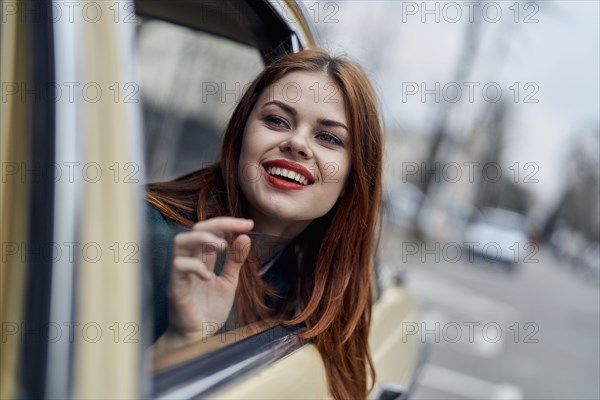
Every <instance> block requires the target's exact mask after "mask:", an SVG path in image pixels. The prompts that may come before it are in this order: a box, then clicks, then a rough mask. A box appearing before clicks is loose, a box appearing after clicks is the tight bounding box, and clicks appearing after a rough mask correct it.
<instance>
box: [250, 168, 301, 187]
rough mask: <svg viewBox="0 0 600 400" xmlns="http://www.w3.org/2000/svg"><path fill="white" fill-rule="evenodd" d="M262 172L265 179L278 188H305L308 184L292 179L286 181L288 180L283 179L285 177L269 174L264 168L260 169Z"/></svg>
mask: <svg viewBox="0 0 600 400" xmlns="http://www.w3.org/2000/svg"><path fill="white" fill-rule="evenodd" d="M262 173H263V175H264V177H265V179H266V180H267V182H269V183H270V184H271V185H273V186H275V187H276V188H278V189H282V190H302V189H306V188H307V187H309V186H310V184H309V185H302V184H301V183H298V182H292V181H288V180H285V179H283V178H280V177H277V176H273V175H269V173H268V172H267V170H266V169H264V168H263V169H262Z"/></svg>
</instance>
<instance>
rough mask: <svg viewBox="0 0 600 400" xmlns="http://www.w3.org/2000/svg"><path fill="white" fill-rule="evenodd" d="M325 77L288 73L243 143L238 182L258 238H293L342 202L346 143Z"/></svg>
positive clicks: (340, 110)
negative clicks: (264, 236)
mask: <svg viewBox="0 0 600 400" xmlns="http://www.w3.org/2000/svg"><path fill="white" fill-rule="evenodd" d="M347 127H348V123H347V119H346V113H345V108H344V99H343V97H342V94H341V92H340V90H339V88H338V87H337V85H335V83H334V82H333V80H332V78H330V77H329V76H328V75H326V74H324V73H317V72H291V73H289V74H287V75H285V76H284V77H283V78H282V79H280V80H279V81H277V82H275V83H273V84H272V85H271V86H269V87H268V88H267V89H265V91H264V92H263V93H262V94H261V96H260V97H259V99H258V101H257V102H256V105H255V106H254V109H253V110H252V112H251V114H250V116H249V118H248V122H247V123H246V128H245V130H244V137H243V140H242V149H241V153H240V160H239V166H238V180H239V183H240V186H241V190H242V193H243V194H244V196H245V197H246V199H247V200H248V202H249V205H250V217H251V218H252V219H254V223H255V229H256V231H258V232H262V233H267V234H271V235H279V236H283V237H294V236H296V235H298V234H299V233H300V232H302V231H303V230H304V229H305V228H306V227H307V226H308V224H310V222H311V221H313V220H314V219H316V218H318V217H321V216H323V215H325V214H326V213H327V212H328V211H329V210H330V209H331V208H332V207H333V205H334V204H335V202H336V201H337V199H338V198H339V197H340V196H341V195H342V194H343V191H344V187H345V184H346V180H347V178H348V174H349V172H350V149H351V135H350V132H349V131H348V128H347Z"/></svg>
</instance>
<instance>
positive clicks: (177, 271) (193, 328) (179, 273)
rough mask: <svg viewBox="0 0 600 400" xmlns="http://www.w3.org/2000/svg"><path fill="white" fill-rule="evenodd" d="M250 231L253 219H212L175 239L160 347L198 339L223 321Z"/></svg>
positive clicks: (234, 288)
mask: <svg viewBox="0 0 600 400" xmlns="http://www.w3.org/2000/svg"><path fill="white" fill-rule="evenodd" d="M253 226H254V223H253V221H252V220H247V219H242V218H232V217H217V218H212V219H209V220H206V221H203V222H198V223H197V224H195V225H194V227H193V229H192V230H191V231H189V232H185V233H180V234H178V235H176V236H175V240H174V247H173V268H172V271H171V281H170V283H169V291H168V298H169V329H168V331H167V332H166V333H165V335H163V337H162V338H161V339H162V341H163V342H165V341H166V342H167V343H163V345H162V346H159V347H160V348H164V347H167V348H174V347H178V346H180V345H181V344H183V343H188V342H191V341H196V340H199V339H202V338H204V337H205V336H207V335H208V334H210V333H214V332H215V331H216V330H217V329H219V328H220V327H221V326H222V324H223V323H224V322H225V321H226V320H227V317H228V315H229V312H230V311H231V307H232V306H233V300H234V295H235V290H236V287H237V283H238V277H239V273H240V269H241V267H242V265H243V264H244V261H245V260H246V257H247V256H248V252H249V250H250V237H248V235H245V233H248V232H250V230H252V228H253ZM232 236H233V237H235V239H234V240H233V241H232V242H231V243H228V241H227V239H226V238H230V237H232ZM236 236H237V237H236ZM223 250H227V256H226V259H225V264H224V266H223V270H222V271H221V273H220V274H219V276H217V275H215V273H214V269H215V262H216V260H217V255H218V253H219V252H220V251H223ZM159 341H160V340H159ZM157 344H158V343H157Z"/></svg>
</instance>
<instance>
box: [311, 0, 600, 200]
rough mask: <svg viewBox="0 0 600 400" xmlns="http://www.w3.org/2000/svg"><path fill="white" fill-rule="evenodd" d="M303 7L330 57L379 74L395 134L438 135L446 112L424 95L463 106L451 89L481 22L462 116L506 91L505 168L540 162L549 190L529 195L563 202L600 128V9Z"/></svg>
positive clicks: (590, 4)
mask: <svg viewBox="0 0 600 400" xmlns="http://www.w3.org/2000/svg"><path fill="white" fill-rule="evenodd" d="M304 3H305V5H306V6H307V8H308V11H309V13H310V14H311V17H312V19H313V20H314V21H315V22H316V25H317V27H318V29H319V30H320V31H322V32H323V33H324V35H323V39H324V42H325V47H326V49H328V50H329V51H331V52H332V53H336V54H339V53H342V52H346V53H348V54H349V55H350V56H352V57H354V58H355V59H357V60H358V61H359V62H360V63H361V64H362V65H363V66H364V67H365V68H366V69H367V70H368V71H369V72H370V73H371V74H372V79H373V81H374V83H375V85H376V86H377V87H378V90H379V94H380V96H381V98H382V102H383V106H384V114H385V117H386V125H387V127H388V130H389V133H390V134H394V133H397V132H399V133H402V132H411V133H414V132H425V133H426V132H430V131H431V129H432V126H433V122H434V121H435V118H434V117H435V115H436V114H435V113H436V112H437V109H438V103H436V101H435V95H434V94H429V95H426V96H425V101H424V102H423V101H422V100H423V99H422V97H421V94H422V91H421V89H422V88H425V89H428V90H432V89H433V90H434V91H435V88H436V86H435V83H436V82H439V84H440V86H439V87H440V90H439V91H438V93H439V95H440V96H441V97H440V101H442V102H443V101H444V95H446V96H447V98H454V96H456V93H457V92H455V91H452V90H453V89H452V87H451V86H448V87H447V88H448V89H449V90H448V91H447V92H444V91H443V87H444V85H447V84H449V83H450V84H451V85H453V83H452V82H454V80H455V79H456V65H457V63H458V58H459V56H460V54H461V52H462V47H463V43H464V39H465V30H466V28H467V27H468V26H469V25H472V22H470V17H472V18H473V19H476V18H479V20H480V23H479V25H478V26H479V28H478V29H479V35H480V38H481V39H480V41H479V44H480V46H479V52H478V53H477V58H476V60H475V63H474V65H473V69H472V71H471V73H470V74H469V77H468V79H467V80H468V81H470V82H475V84H474V85H477V86H472V87H473V88H474V89H473V97H472V102H471V101H470V100H469V99H468V97H467V96H468V95H469V87H467V86H464V85H463V84H462V82H457V84H458V85H459V86H461V89H462V90H463V92H462V96H461V99H463V104H462V108H461V110H462V112H464V113H465V114H469V113H476V112H477V110H479V109H480V107H483V106H485V105H486V104H488V103H489V101H490V100H493V99H494V98H495V97H494V96H496V88H500V90H501V91H502V98H503V99H504V100H510V102H509V103H510V105H511V107H510V108H511V110H510V112H511V118H510V120H511V126H510V130H509V133H508V137H507V138H508V139H510V140H509V145H508V146H507V148H506V152H505V155H504V162H505V164H506V165H512V164H513V163H514V162H521V163H525V162H535V163H536V164H537V165H538V167H539V172H538V173H537V177H538V178H539V180H540V182H539V184H536V185H535V187H533V188H531V187H529V188H528V189H530V190H531V191H532V192H533V193H534V194H535V195H536V196H537V197H538V199H539V200H540V201H542V202H543V203H547V204H551V203H553V202H554V201H556V200H557V198H558V195H559V194H560V190H561V187H563V185H564V182H565V174H564V171H565V156H566V154H567V151H568V148H569V142H571V141H573V140H578V138H577V136H576V135H577V133H576V132H577V131H580V130H581V127H582V126H584V125H586V124H593V123H595V124H597V123H598V119H599V109H600V79H599V74H600V73H599V71H600V60H599V53H600V50H599V49H600V26H599V20H600V2H598V1H595V0H590V1H570V0H569V1H539V2H537V3H533V2H519V3H516V2H515V1H497V2H493V1H485V2H483V1H482V2H477V1H476V2H474V3H471V4H472V5H466V3H467V2H463V1H458V2H437V1H427V2H421V1H418V2H406V1H405V2H402V1H362V0H352V1H336V2H326V1H321V2H315V1H305V2H304ZM423 4H425V8H426V9H424V8H423ZM436 18H437V19H438V21H436ZM326 21H328V22H326ZM515 21H516V22H515ZM415 84H416V86H415ZM486 84H487V85H488V92H487V97H485V96H486V95H484V94H483V91H482V88H483V87H484V86H485V85H486ZM421 85H425V86H424V87H423V86H421ZM415 87H417V88H418V90H417V92H416V93H415ZM409 89H410V90H412V92H411V91H410V90H409ZM526 99H528V100H530V101H537V102H536V103H527V102H525V100H526ZM465 100H466V101H465ZM596 126H597V125H596ZM598 153H600V149H596V154H597V155H596V156H597V157H600V154H598Z"/></svg>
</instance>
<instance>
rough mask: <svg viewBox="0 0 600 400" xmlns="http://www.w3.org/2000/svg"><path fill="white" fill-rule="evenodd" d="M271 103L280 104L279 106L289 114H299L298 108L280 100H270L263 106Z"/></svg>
mask: <svg viewBox="0 0 600 400" xmlns="http://www.w3.org/2000/svg"><path fill="white" fill-rule="evenodd" d="M271 104H273V105H275V106H278V107H279V108H281V109H283V111H285V112H287V113H288V114H292V115H293V116H296V115H297V114H298V111H296V109H295V108H294V107H292V106H288V105H287V104H285V103H283V102H281V101H279V100H271V101H268V102H266V103H265V104H263V108H264V107H266V106H268V105H271Z"/></svg>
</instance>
